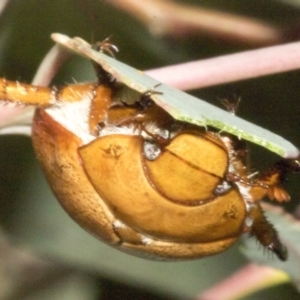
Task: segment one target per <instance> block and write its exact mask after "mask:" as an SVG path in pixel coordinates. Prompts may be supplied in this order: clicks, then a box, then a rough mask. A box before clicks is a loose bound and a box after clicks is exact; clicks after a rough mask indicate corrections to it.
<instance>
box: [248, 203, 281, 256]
mask: <svg viewBox="0 0 300 300" xmlns="http://www.w3.org/2000/svg"><path fill="white" fill-rule="evenodd" d="M250 216H251V217H252V219H253V225H252V227H251V231H250V234H251V235H254V236H255V237H256V238H257V240H258V241H259V242H260V243H261V244H262V245H263V246H264V247H265V248H266V249H267V250H271V251H272V252H274V253H275V254H276V256H277V257H278V258H279V259H280V260H282V261H285V260H287V250H286V247H285V246H284V245H283V244H282V243H281V241H280V239H279V236H278V233H277V231H276V229H275V228H274V226H273V225H272V224H271V223H270V222H269V221H268V220H267V219H266V217H265V215H264V212H263V210H262V207H261V206H260V204H259V203H257V204H256V205H255V206H254V207H253V208H252V209H251V211H250Z"/></svg>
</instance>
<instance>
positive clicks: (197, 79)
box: [146, 42, 300, 90]
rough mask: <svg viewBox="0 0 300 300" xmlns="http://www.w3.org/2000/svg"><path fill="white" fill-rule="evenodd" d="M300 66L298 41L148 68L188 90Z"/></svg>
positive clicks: (179, 87) (289, 69) (149, 72)
mask: <svg viewBox="0 0 300 300" xmlns="http://www.w3.org/2000/svg"><path fill="white" fill-rule="evenodd" d="M299 68H300V42H295V43H289V44H285V45H279V46H272V47H267V48H261V49H257V50H249V51H245V52H240V53H235V54H229V55H224V56H219V57H214V58H209V59H204V60H198V61H192V62H188V63H183V64H179V65H174V66H168V67H163V68H159V69H153V70H149V71H147V72H146V73H147V74H148V75H150V76H152V77H154V78H156V79H157V80H160V81H162V82H163V83H166V84H168V85H171V86H174V87H176V88H178V89H181V90H191V89H196V88H203V87H208V86H213V85H218V84H224V83H229V82H234V81H238V80H244V79H249V78H256V77H260V76H265V75H270V74H276V73H282V72H287V71H291V70H295V69H299Z"/></svg>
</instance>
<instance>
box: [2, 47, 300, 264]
mask: <svg viewBox="0 0 300 300" xmlns="http://www.w3.org/2000/svg"><path fill="white" fill-rule="evenodd" d="M105 45H106V46H107V44H105ZM108 46H109V45H108ZM97 47H98V50H99V51H102V50H103V49H102V48H101V44H100V46H99V45H97ZM104 50H105V49H104ZM94 64H95V63H94ZM95 69H96V73H97V78H98V82H96V83H88V84H75V85H69V86H65V87H62V88H47V87H39V86H32V85H28V84H21V83H18V82H13V81H8V80H6V79H4V78H2V79H0V86H1V90H0V99H1V100H2V101H7V102H13V103H18V104H22V105H33V106H36V107H37V109H36V112H35V115H34V119H33V124H32V141H33V146H34V149H35V152H36V156H37V159H38V160H39V162H40V163H41V166H42V169H43V171H44V173H45V176H46V178H47V180H48V182H49V184H50V186H51V188H52V190H53V192H54V194H55V195H56V197H57V199H58V200H59V202H60V203H61V205H62V206H63V207H64V209H65V210H66V211H67V212H68V214H69V215H70V216H71V217H72V218H73V219H74V220H75V221H76V222H77V223H79V225H80V226H82V227H83V228H85V229H86V230H87V231H89V232H90V233H91V234H93V235H95V236H96V237H98V238H99V239H101V240H102V241H104V242H106V243H107V244H109V245H111V246H114V247H116V248H118V249H120V250H122V251H124V252H127V253H130V254H133V255H137V256H142V257H145V258H148V259H156V260H179V259H194V258H201V257H205V256H209V255H213V254H217V253H220V252H223V251H225V250H226V249H227V248H229V247H230V246H231V245H232V244H233V243H234V242H235V241H236V240H237V239H238V238H239V237H240V236H241V235H242V234H243V233H245V232H249V233H250V234H251V235H253V236H255V237H256V238H257V239H258V241H259V242H260V243H261V244H262V245H263V246H264V247H265V248H266V249H268V250H270V251H272V252H273V253H275V254H276V255H277V256H278V258H279V259H281V260H286V258H287V251H286V249H285V246H284V245H283V244H282V243H281V241H280V239H279V236H278V233H277V231H276V230H275V228H274V227H273V225H272V224H271V223H269V221H268V220H267V219H266V217H265V215H264V212H263V210H262V207H261V205H260V200H261V199H263V198H264V197H265V196H268V197H269V198H271V199H274V200H277V201H279V202H282V201H287V200H289V195H288V193H287V192H286V190H285V189H284V188H283V187H282V183H283V181H284V179H285V175H286V173H287V172H290V171H297V172H298V171H300V164H299V161H298V160H294V161H287V160H281V161H279V162H278V163H276V164H275V165H274V166H272V167H271V168H270V169H269V170H268V171H267V172H264V173H261V174H257V175H256V176H252V173H251V172H250V171H249V167H248V166H247V163H246V161H247V157H248V154H247V148H246V145H245V143H244V142H243V141H240V140H239V139H237V138H236V137H233V136H232V135H230V134H226V133H218V132H216V131H214V130H213V129H212V128H204V127H200V126H196V125H193V124H189V123H187V122H183V121H178V120H175V119H174V118H173V117H172V116H171V115H169V114H168V113H167V112H166V111H165V110H164V109H162V108H161V107H160V106H158V105H157V104H156V103H155V102H154V101H152V99H151V96H152V95H153V94H155V93H157V92H156V91H155V87H149V91H147V92H146V93H142V94H139V95H138V96H137V95H136V93H133V94H132V95H133V96H132V97H136V98H134V99H132V98H130V97H129V98H128V96H125V94H126V95H127V92H128V88H127V87H126V86H124V85H123V84H122V83H120V82H117V81H116V80H115V78H114V77H113V76H112V75H111V74H110V73H108V72H107V71H105V70H104V69H103V68H102V66H101V65H98V64H95Z"/></svg>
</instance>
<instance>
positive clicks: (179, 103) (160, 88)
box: [52, 33, 299, 158]
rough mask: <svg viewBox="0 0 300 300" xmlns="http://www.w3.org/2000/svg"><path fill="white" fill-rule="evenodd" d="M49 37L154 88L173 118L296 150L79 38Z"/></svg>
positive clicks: (137, 84) (283, 152) (140, 87)
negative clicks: (94, 48)
mask: <svg viewBox="0 0 300 300" xmlns="http://www.w3.org/2000/svg"><path fill="white" fill-rule="evenodd" d="M52 38H53V39H54V40H55V41H56V42H57V43H59V44H61V45H63V46H65V47H67V48H70V49H72V50H74V51H76V52H77V53H79V54H81V55H83V56H86V57H87V58H89V59H92V60H94V61H95V62H97V63H99V64H100V65H101V66H102V67H103V68H104V69H105V70H106V71H107V72H109V73H111V74H112V75H113V76H114V77H115V78H116V79H117V80H119V81H120V82H123V83H124V84H125V85H127V86H128V87H129V88H131V89H133V90H136V91H138V92H140V93H145V92H146V91H149V89H151V88H154V87H155V91H157V92H161V94H153V95H152V96H151V98H152V99H153V100H154V101H155V102H156V103H157V104H158V105H159V106H161V107H162V108H163V109H165V110H166V111H167V112H169V113H170V114H171V115H172V116H173V117H174V118H175V119H178V120H182V121H186V122H189V123H193V124H196V125H199V126H204V127H206V126H212V127H214V128H217V129H219V130H220V131H221V132H222V131H225V132H228V133H231V134H233V135H235V136H237V137H238V138H240V139H245V140H248V141H250V142H253V143H255V144H258V145H260V146H262V147H264V148H266V149H268V150H270V151H272V152H275V153H277V154H279V155H280V156H283V157H287V158H296V157H298V155H299V151H298V149H297V148H296V147H295V146H294V145H293V144H291V143H290V142H288V141H287V140H285V139H283V138H282V137H280V136H278V135H276V134H274V133H272V132H270V131H268V130H266V129H263V128H261V127H259V126H257V125H254V124H252V123H250V122H248V121H245V120H243V119H241V118H239V117H237V116H235V115H233V114H231V113H229V112H227V111H225V110H222V109H220V108H217V107H215V106H213V105H211V104H209V103H207V102H205V101H202V100H200V99H198V98H195V97H193V96H191V95H189V94H187V93H184V92H182V91H179V90H177V89H175V88H172V87H170V86H167V85H165V84H162V83H160V82H159V81H157V80H155V79H154V78H152V77H150V76H147V75H146V74H145V73H143V72H142V71H139V70H137V69H134V68H132V67H130V66H128V65H126V64H123V63H121V62H119V61H117V60H116V59H114V58H111V57H108V56H106V55H105V54H103V53H100V52H98V51H95V50H93V49H91V45H90V44H88V43H87V42H85V41H84V40H82V39H80V38H74V39H70V38H69V37H67V36H65V35H62V34H58V33H56V34H53V35H52Z"/></svg>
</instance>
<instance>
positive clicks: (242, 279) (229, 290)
mask: <svg viewBox="0 0 300 300" xmlns="http://www.w3.org/2000/svg"><path fill="white" fill-rule="evenodd" d="M286 281H288V276H287V275H286V274H285V273H284V272H283V271H279V270H275V269H273V268H270V267H267V266H260V265H257V264H253V263H250V264H248V265H246V266H245V267H243V268H242V269H240V270H239V271H237V272H235V273H234V274H233V275H232V276H231V277H228V278H226V279H225V280H223V281H222V282H221V283H219V284H217V285H215V286H214V287H212V288H210V289H208V290H206V291H204V292H203V293H202V294H201V295H199V296H198V297H197V298H195V300H233V299H238V298H239V297H243V296H246V295H247V294H250V293H253V292H255V291H257V290H260V289H262V288H266V287H268V286H271V285H274V284H279V283H283V282H286Z"/></svg>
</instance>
